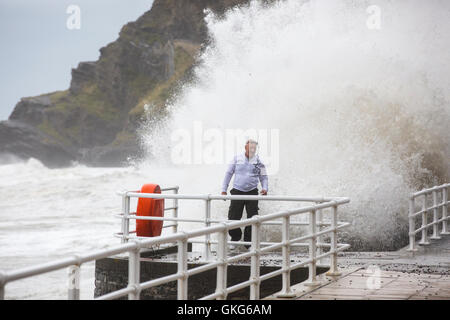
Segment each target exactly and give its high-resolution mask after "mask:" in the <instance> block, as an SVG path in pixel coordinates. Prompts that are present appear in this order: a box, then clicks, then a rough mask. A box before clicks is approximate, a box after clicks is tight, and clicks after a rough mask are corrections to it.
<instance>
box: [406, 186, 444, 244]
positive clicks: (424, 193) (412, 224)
mask: <svg viewBox="0 0 450 320" xmlns="http://www.w3.org/2000/svg"><path fill="white" fill-rule="evenodd" d="M449 188H450V183H445V184H442V185H439V186H434V187H432V188H427V189H423V190H420V191H417V192H414V193H411V195H410V198H409V210H408V221H409V233H408V235H409V248H408V249H407V250H408V251H412V252H414V251H417V250H418V249H417V247H416V234H418V233H419V232H421V233H422V238H421V240H420V242H419V245H424V246H426V245H428V244H430V241H429V240H430V239H431V240H435V239H440V238H441V237H440V235H444V234H450V232H449V231H448V226H447V224H448V220H449V219H450V216H448V205H449V203H450V202H449V201H448V189H449ZM430 194H431V195H432V197H433V204H432V205H431V206H429V205H428V202H429V201H428V196H429V195H430ZM417 198H422V207H421V209H420V210H419V211H416V203H415V202H416V199H417ZM439 199H440V200H439ZM440 208H442V214H441V217H440V218H439V214H438V210H439V209H440ZM429 212H433V221H432V222H430V223H429V222H428V213H429ZM419 215H420V216H421V217H422V221H421V226H420V227H419V228H417V229H416V217H417V216H419ZM441 223H442V227H441V230H440V231H439V224H441ZM429 228H433V234H432V236H431V237H429V236H428V230H429Z"/></svg>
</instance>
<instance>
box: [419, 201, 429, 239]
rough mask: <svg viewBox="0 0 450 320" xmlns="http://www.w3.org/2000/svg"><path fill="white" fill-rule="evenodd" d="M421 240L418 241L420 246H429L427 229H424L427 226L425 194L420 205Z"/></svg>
mask: <svg viewBox="0 0 450 320" xmlns="http://www.w3.org/2000/svg"><path fill="white" fill-rule="evenodd" d="M422 211H423V212H422V228H423V229H422V239H421V240H420V242H419V244H420V245H427V244H430V242H429V241H428V228H427V227H424V226H426V225H427V224H428V222H427V215H428V209H427V194H426V193H425V194H424V195H423V203H422Z"/></svg>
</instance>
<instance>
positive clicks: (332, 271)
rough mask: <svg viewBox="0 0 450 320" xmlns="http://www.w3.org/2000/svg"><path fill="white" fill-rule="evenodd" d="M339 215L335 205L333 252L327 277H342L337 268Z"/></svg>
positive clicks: (333, 209)
mask: <svg viewBox="0 0 450 320" xmlns="http://www.w3.org/2000/svg"><path fill="white" fill-rule="evenodd" d="M337 213H338V206H337V205H335V206H333V208H332V212H331V227H332V228H333V231H332V232H331V247H330V250H331V252H332V254H331V256H330V270H328V272H327V273H326V275H327V276H340V275H341V272H339V271H338V267H337V257H338V253H337V251H336V250H337V229H336V228H337V226H338V224H337V221H338V219H337Z"/></svg>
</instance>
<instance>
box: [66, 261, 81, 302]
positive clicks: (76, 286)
mask: <svg viewBox="0 0 450 320" xmlns="http://www.w3.org/2000/svg"><path fill="white" fill-rule="evenodd" d="M68 274H69V289H68V299H69V300H80V266H77V265H73V266H70V267H69V268H68Z"/></svg>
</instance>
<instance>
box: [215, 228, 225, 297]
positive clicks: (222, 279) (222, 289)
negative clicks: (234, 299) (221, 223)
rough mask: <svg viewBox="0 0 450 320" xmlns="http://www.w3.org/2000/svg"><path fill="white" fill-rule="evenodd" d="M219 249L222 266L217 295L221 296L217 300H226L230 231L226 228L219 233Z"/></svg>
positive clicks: (218, 253) (218, 278)
mask: <svg viewBox="0 0 450 320" xmlns="http://www.w3.org/2000/svg"><path fill="white" fill-rule="evenodd" d="M217 245H218V248H217V259H218V260H219V262H220V265H218V266H217V283H216V293H219V294H220V297H219V298H217V300H225V299H226V298H227V292H226V289H227V250H228V230H227V229H226V228H225V230H224V231H223V232H219V239H218V244H217Z"/></svg>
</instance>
